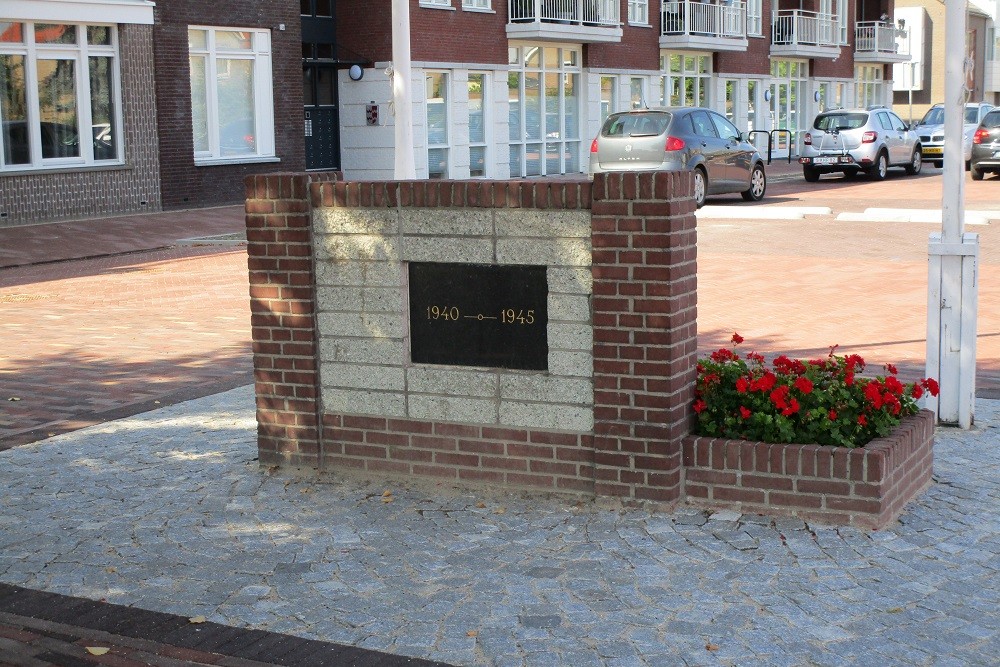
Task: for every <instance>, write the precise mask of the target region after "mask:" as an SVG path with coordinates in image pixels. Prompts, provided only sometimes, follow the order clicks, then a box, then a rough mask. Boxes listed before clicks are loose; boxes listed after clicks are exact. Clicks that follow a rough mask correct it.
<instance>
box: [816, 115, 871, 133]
mask: <svg viewBox="0 0 1000 667" xmlns="http://www.w3.org/2000/svg"><path fill="white" fill-rule="evenodd" d="M867 122H868V114H866V113H827V114H820V115H819V116H816V122H815V123H814V125H813V126H814V127H815V128H816V129H817V130H823V131H826V132H829V131H831V130H856V129H858V128H859V127H864V125H865V123H867Z"/></svg>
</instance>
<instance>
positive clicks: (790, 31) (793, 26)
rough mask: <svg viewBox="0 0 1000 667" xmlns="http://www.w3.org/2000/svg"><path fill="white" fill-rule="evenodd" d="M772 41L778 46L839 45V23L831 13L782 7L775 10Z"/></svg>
mask: <svg viewBox="0 0 1000 667" xmlns="http://www.w3.org/2000/svg"><path fill="white" fill-rule="evenodd" d="M771 43H772V44H774V45H776V46H831V47H833V46H837V23H836V21H835V20H834V18H833V17H832V16H830V15H829V14H818V13H816V12H806V11H802V10H801V9H781V10H778V11H776V12H774V21H773V22H772V24H771Z"/></svg>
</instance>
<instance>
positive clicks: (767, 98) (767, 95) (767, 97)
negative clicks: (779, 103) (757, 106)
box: [764, 88, 771, 102]
mask: <svg viewBox="0 0 1000 667" xmlns="http://www.w3.org/2000/svg"><path fill="white" fill-rule="evenodd" d="M764 101H765V102H770V101H771V89H770V88H765V89H764Z"/></svg>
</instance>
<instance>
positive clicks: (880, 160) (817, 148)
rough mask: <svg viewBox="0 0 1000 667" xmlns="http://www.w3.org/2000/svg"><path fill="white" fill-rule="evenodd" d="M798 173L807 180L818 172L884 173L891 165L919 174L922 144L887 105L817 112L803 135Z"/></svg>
mask: <svg viewBox="0 0 1000 667" xmlns="http://www.w3.org/2000/svg"><path fill="white" fill-rule="evenodd" d="M802 144H803V145H802V152H801V154H800V157H799V162H800V163H801V164H802V176H803V177H804V178H805V179H806V180H807V181H809V182H810V183H815V182H816V181H818V180H819V177H820V176H821V175H822V174H826V173H830V172H843V174H844V175H845V176H847V177H851V176H854V175H856V174H857V173H859V172H862V171H863V172H865V173H867V174H868V176H869V177H871V178H872V179H874V180H877V181H881V180H882V179H884V178H885V176H886V173H887V172H888V171H889V168H890V167H903V168H904V169H906V173H907V174H919V173H920V167H921V164H922V162H921V160H922V148H921V145H920V140H919V139H918V138H917V134H916V132H913V131H912V130H910V129H908V128H907V126H906V123H904V122H903V121H902V119H900V117H899V116H897V115H896V114H894V113H893V112H892V111H890V110H889V109H833V110H830V111H824V112H823V113H821V114H819V115H818V116H816V120H814V121H813V126H812V128H811V129H810V130H809V131H808V132H806V133H805V134H804V135H802Z"/></svg>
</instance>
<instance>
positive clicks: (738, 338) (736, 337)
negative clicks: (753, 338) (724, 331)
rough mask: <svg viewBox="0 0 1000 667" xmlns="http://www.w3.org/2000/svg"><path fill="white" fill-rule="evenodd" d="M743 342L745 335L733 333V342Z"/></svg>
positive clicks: (737, 343)
mask: <svg viewBox="0 0 1000 667" xmlns="http://www.w3.org/2000/svg"><path fill="white" fill-rule="evenodd" d="M742 342H743V336H741V335H739V334H738V333H734V334H733V344H734V345H739V344H740V343H742Z"/></svg>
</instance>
